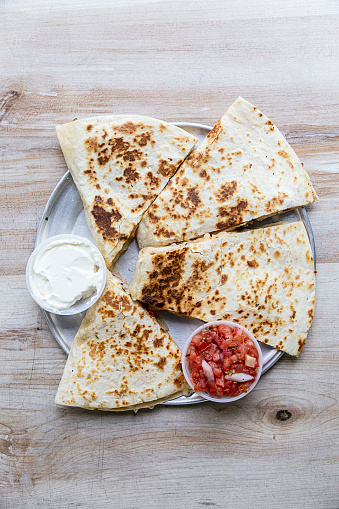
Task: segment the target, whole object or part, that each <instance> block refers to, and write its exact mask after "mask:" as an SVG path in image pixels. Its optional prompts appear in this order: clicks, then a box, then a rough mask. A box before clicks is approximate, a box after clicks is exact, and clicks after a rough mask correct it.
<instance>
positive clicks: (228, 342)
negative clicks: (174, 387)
mask: <svg viewBox="0 0 339 509" xmlns="http://www.w3.org/2000/svg"><path fill="white" fill-rule="evenodd" d="M203 361H205V362H207V363H208V366H207V365H206V364H204V369H203V365H202V362H203ZM187 362H188V366H189V370H190V375H191V379H192V382H193V385H194V390H195V391H196V392H207V393H209V394H210V395H211V396H213V397H221V396H236V395H239V394H242V393H243V392H245V391H247V390H248V389H249V387H250V386H251V384H252V383H253V380H251V381H249V382H242V383H241V382H235V381H233V380H232V379H231V375H232V374H233V373H246V374H248V375H251V376H253V378H254V380H255V379H256V377H257V370H258V367H259V353H258V351H257V349H256V347H255V345H254V343H253V342H252V340H251V339H250V338H249V337H248V336H247V334H246V333H245V331H243V330H242V329H241V328H240V327H235V328H234V330H233V331H232V329H231V328H230V327H228V326H226V325H224V324H220V325H218V327H216V326H213V328H210V329H209V328H207V329H202V330H201V331H200V332H199V333H197V334H196V335H195V336H194V337H193V339H192V342H191V345H190V347H189V348H188V351H187ZM207 368H208V370H210V369H211V370H212V371H213V376H214V380H213V379H212V376H211V372H209V373H208V374H209V381H208V380H207V376H206V372H207V371H208V370H207ZM225 377H226V378H225Z"/></svg>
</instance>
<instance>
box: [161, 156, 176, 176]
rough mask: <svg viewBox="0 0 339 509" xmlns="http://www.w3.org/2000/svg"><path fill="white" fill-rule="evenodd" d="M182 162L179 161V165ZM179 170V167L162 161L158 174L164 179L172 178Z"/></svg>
mask: <svg viewBox="0 0 339 509" xmlns="http://www.w3.org/2000/svg"><path fill="white" fill-rule="evenodd" d="M180 162H181V161H178V165H179V164H180ZM176 169H177V166H176V165H175V164H172V163H169V162H168V161H166V160H165V159H160V161H159V164H158V172H159V173H160V175H162V176H163V177H171V176H172V175H173V174H174V172H175V170H176Z"/></svg>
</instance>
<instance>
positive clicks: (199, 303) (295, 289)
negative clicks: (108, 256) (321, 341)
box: [129, 221, 315, 356]
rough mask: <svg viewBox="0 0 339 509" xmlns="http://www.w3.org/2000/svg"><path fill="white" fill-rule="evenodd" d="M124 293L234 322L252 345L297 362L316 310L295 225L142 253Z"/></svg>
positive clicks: (309, 267) (307, 255)
mask: <svg viewBox="0 0 339 509" xmlns="http://www.w3.org/2000/svg"><path fill="white" fill-rule="evenodd" d="M129 290H130V293H131V295H132V297H133V298H134V299H138V300H141V301H143V302H145V303H146V304H148V305H151V306H154V307H156V308H159V309H166V310H168V311H172V312H174V313H177V314H180V315H184V316H188V317H191V318H199V319H200V320H204V321H205V322H208V321H212V320H217V319H224V320H230V321H233V322H237V323H240V324H241V325H243V326H244V327H246V328H247V329H249V330H250V331H252V333H253V334H254V336H255V337H256V339H257V340H259V341H262V342H263V343H266V344H268V345H271V346H273V347H275V348H277V349H279V350H283V351H284V352H287V353H288V354H290V355H296V356H297V355H299V353H300V352H301V349H302V347H303V346H304V343H305V341H306V336H307V331H308V329H309V328H310V326H311V324H312V319H313V313H314V306H315V274H314V265H313V257H312V250H311V246H310V243H309V240H308V237H307V233H306V230H305V227H304V225H303V223H302V222H301V221H300V222H296V223H284V224H280V225H273V226H268V227H265V228H257V229H253V230H245V231H242V232H230V233H227V232H219V234H218V235H215V236H212V237H211V238H208V239H200V240H197V241H191V242H187V243H184V244H174V245H172V246H168V247H157V248H154V247H153V248H151V247H147V248H144V249H142V250H141V251H140V252H139V257H138V261H137V265H136V268H135V271H134V273H133V278H132V282H131V285H130V288H129Z"/></svg>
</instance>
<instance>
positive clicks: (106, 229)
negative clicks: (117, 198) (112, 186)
mask: <svg viewBox="0 0 339 509" xmlns="http://www.w3.org/2000/svg"><path fill="white" fill-rule="evenodd" d="M99 204H100V205H99ZM102 204H103V199H102V198H101V197H100V196H96V197H95V205H94V206H93V208H92V210H91V214H92V215H93V217H94V220H95V224H96V225H97V228H98V230H99V233H100V234H101V235H102V237H103V238H104V239H105V240H110V239H115V238H117V237H118V236H119V232H118V230H117V229H116V228H115V227H114V226H113V224H114V223H117V222H119V221H120V219H121V218H122V215H121V214H120V212H119V211H118V210H117V209H115V208H114V206H111V205H110V210H106V209H105V208H104V206H103V205H102ZM112 223H113V224H112Z"/></svg>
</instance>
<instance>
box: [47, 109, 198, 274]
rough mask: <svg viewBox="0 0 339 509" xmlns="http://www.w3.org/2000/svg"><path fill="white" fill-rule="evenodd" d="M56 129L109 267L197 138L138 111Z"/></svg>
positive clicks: (80, 121) (90, 222)
mask: <svg viewBox="0 0 339 509" xmlns="http://www.w3.org/2000/svg"><path fill="white" fill-rule="evenodd" d="M56 131H57V135H58V138H59V142H60V145H61V148H62V151H63V154H64V157H65V160H66V163H67V166H68V168H69V170H70V172H71V174H72V177H73V180H74V182H75V184H76V186H77V188H78V191H79V193H80V196H81V199H82V201H83V205H84V209H85V216H86V221H87V224H88V226H89V228H90V230H91V232H92V234H93V237H94V239H95V241H96V243H97V246H98V248H99V250H100V251H101V253H102V255H103V257H104V259H105V261H106V265H107V267H108V268H109V267H110V266H111V264H112V263H113V261H115V259H116V258H117V257H118V256H119V254H120V253H121V252H122V250H123V249H124V248H126V247H127V245H128V242H129V241H130V240H131V238H132V237H133V235H134V233H135V230H136V227H137V225H138V223H139V221H140V219H141V217H142V215H143V213H144V212H145V211H146V210H147V208H148V207H149V206H150V205H151V203H152V202H153V200H154V199H155V198H156V196H157V195H158V194H159V193H160V191H161V190H162V189H163V187H164V186H165V185H166V183H167V182H168V179H169V178H170V177H171V176H172V175H173V174H174V173H175V171H176V170H177V168H178V166H179V165H180V164H181V163H182V161H183V160H184V159H185V157H186V156H187V155H188V154H189V152H190V151H191V150H192V148H193V146H194V144H195V142H196V138H194V137H193V136H191V135H190V134H187V133H186V132H185V131H184V130H183V129H180V128H179V127H176V126H174V125H172V124H169V123H167V122H162V121H160V120H157V119H154V118H149V117H142V116H139V115H117V116H110V117H95V118H89V119H86V120H75V121H74V122H70V123H69V124H64V125H61V126H57V127H56Z"/></svg>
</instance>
